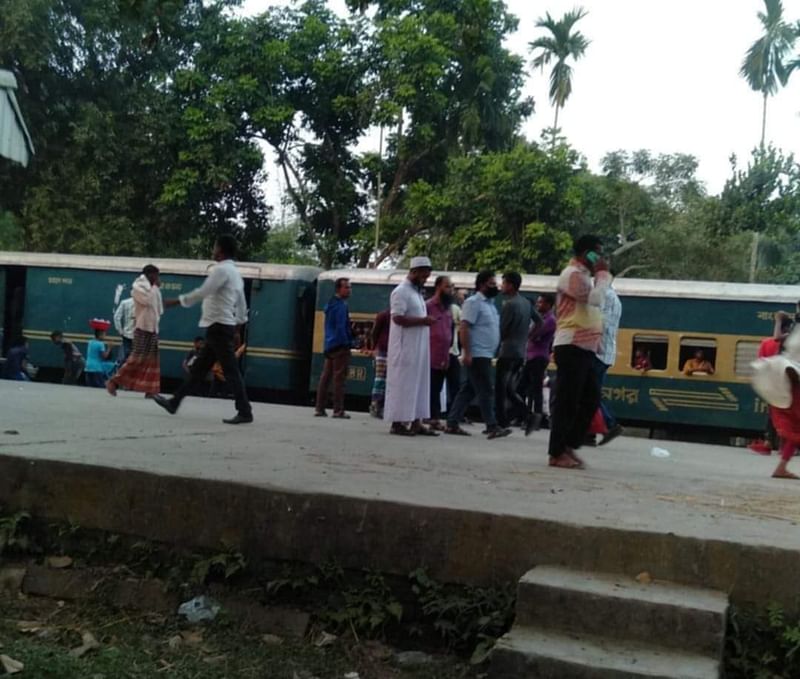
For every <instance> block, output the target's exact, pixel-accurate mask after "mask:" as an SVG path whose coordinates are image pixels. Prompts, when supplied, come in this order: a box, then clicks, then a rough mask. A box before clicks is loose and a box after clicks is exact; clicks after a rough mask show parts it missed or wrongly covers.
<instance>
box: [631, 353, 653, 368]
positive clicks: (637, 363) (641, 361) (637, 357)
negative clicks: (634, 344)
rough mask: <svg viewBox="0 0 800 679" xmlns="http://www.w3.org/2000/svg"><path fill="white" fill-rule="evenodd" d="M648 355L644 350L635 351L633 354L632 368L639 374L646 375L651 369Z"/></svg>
mask: <svg viewBox="0 0 800 679" xmlns="http://www.w3.org/2000/svg"><path fill="white" fill-rule="evenodd" d="M652 367H653V366H652V364H651V363H650V355H649V353H648V352H646V351H645V350H644V349H637V350H636V352H635V353H634V354H633V368H634V370H638V371H639V372H641V373H646V372H647V371H648V370H650V369H651V368H652Z"/></svg>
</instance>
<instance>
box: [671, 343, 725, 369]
mask: <svg viewBox="0 0 800 679" xmlns="http://www.w3.org/2000/svg"><path fill="white" fill-rule="evenodd" d="M678 365H679V366H680V370H681V372H682V373H683V374H684V375H687V376H691V375H713V374H714V372H715V371H716V366H717V340H715V339H710V338H708V337H682V338H681V351H680V355H679V357H678Z"/></svg>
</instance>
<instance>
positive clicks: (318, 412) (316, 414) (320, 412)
mask: <svg viewBox="0 0 800 679" xmlns="http://www.w3.org/2000/svg"><path fill="white" fill-rule="evenodd" d="M314 417H328V413H326V412H325V411H324V410H315V411H314Z"/></svg>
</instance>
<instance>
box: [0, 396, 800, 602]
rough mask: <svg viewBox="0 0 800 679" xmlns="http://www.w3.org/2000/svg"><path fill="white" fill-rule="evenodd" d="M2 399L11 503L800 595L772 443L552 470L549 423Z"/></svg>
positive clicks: (94, 524)
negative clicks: (244, 421)
mask: <svg viewBox="0 0 800 679" xmlns="http://www.w3.org/2000/svg"><path fill="white" fill-rule="evenodd" d="M0 403H2V405H0V505H2V506H3V507H4V508H5V510H18V509H25V510H27V511H29V512H31V513H32V514H34V515H36V516H39V517H44V518H47V519H49V520H64V521H66V520H70V521H73V522H76V523H79V524H80V525H81V526H84V527H87V528H96V529H102V530H109V531H113V532H117V533H125V534H130V535H136V536H140V537H143V538H147V539H152V540H159V541H164V542H168V543H175V544H181V545H186V546H192V547H204V548H210V549H215V548H219V547H220V545H222V544H225V545H229V546H236V547H237V548H238V549H240V550H241V551H242V552H243V553H244V554H245V555H246V556H247V557H248V559H251V560H252V559H256V560H257V559H259V558H261V559H291V560H300V561H325V560H328V559H335V560H336V561H337V562H338V563H339V564H340V565H342V566H344V567H349V568H371V569H376V570H380V571H384V572H390V573H396V574H398V575H405V574H407V573H409V572H410V571H412V570H414V569H415V568H417V567H420V566H424V567H426V568H428V570H429V572H430V573H431V574H432V575H433V576H434V577H437V578H438V579H440V580H443V581H450V582H463V583H473V584H487V583H490V582H496V581H511V580H516V579H518V578H519V577H520V576H521V575H522V574H523V573H524V572H526V571H527V570H528V569H530V568H531V567H532V566H534V565H537V564H564V565H568V566H570V567H574V568H581V569H589V570H592V569H596V570H600V571H604V572H617V573H629V574H631V575H632V576H635V575H636V574H638V573H640V572H642V571H647V572H648V573H650V574H651V576H652V577H653V578H656V579H664V580H670V581H673V582H679V583H685V584H692V585H700V586H704V587H711V588H714V589H718V590H722V591H726V592H729V593H730V596H731V599H732V600H733V601H734V602H737V603H754V604H757V605H763V604H765V603H768V602H769V601H772V600H776V601H779V602H781V603H782V604H783V605H784V607H786V608H787V609H792V608H796V607H797V605H798V603H797V601H796V584H795V575H796V573H797V572H799V571H800V530H798V522H800V482H798V481H794V482H793V481H788V480H775V479H772V478H770V473H771V471H772V469H773V467H774V465H775V464H776V458H775V457H774V455H773V456H772V457H761V456H757V455H754V454H753V453H751V452H750V451H748V450H746V449H739V448H730V447H720V446H711V445H693V444H687V443H678V442H674V441H669V442H659V441H655V440H649V439H643V438H632V437H620V438H618V439H617V440H615V441H613V442H612V443H611V444H609V445H607V446H605V447H602V448H587V449H584V450H583V451H582V452H583V453H584V458H585V459H586V461H587V463H588V468H587V469H586V470H582V471H574V470H560V469H553V468H549V467H548V466H547V464H546V445H547V432H546V431H541V432H535V433H534V434H533V435H532V436H531V437H529V438H525V437H524V436H523V435H522V433H521V432H515V433H514V434H513V435H512V436H510V437H508V438H505V439H500V440H496V441H487V440H486V439H485V437H483V436H481V435H480V428H481V427H480V426H479V425H475V426H474V427H472V428H471V430H472V431H473V434H474V435H473V436H472V437H471V438H466V437H463V438H462V437H453V436H444V435H443V436H440V437H439V438H428V437H414V438H403V437H395V436H391V435H389V434H388V427H387V425H386V424H385V423H383V422H381V421H378V420H375V419H373V418H370V417H369V416H368V415H366V414H363V413H353V414H352V419H350V420H336V419H331V418H315V417H313V410H312V408H310V407H309V408H297V407H289V406H280V405H270V404H260V403H257V404H254V415H255V422H254V423H253V424H252V425H244V426H238V427H232V426H229V425H225V424H223V423H222V418H223V417H228V416H230V415H232V414H233V403H232V401H225V400H218V399H201V398H192V399H187V401H185V402H184V404H183V407H182V408H181V410H180V412H179V413H178V414H177V415H175V416H170V415H169V414H167V413H166V412H164V411H163V410H161V409H160V408H158V407H157V406H156V404H154V403H152V402H151V401H148V400H145V399H144V398H142V397H141V396H140V395H138V394H132V393H124V392H120V393H119V395H118V397H117V398H111V397H109V396H108V394H106V392H105V391H104V390H99V389H89V388H81V387H67V386H60V385H49V384H37V383H19V382H9V381H0ZM654 446H656V447H659V448H664V449H666V450H668V451H669V457H656V456H654V455H653V454H652V452H651V450H652V448H653V447H654ZM797 466H798V467H799V468H800V461H798V463H797Z"/></svg>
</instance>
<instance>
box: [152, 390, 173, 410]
mask: <svg viewBox="0 0 800 679" xmlns="http://www.w3.org/2000/svg"><path fill="white" fill-rule="evenodd" d="M153 400H154V401H155V402H156V403H158V405H160V406H161V407H162V408H163V409H164V410H166V411H167V412H168V413H169V414H170V415H174V414H175V413H176V412H178V407H177V406H176V405H175V404H174V403H173V401H172V399H169V398H164V397H163V396H160V395H159V394H156V395H155V396H153Z"/></svg>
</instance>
